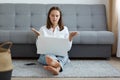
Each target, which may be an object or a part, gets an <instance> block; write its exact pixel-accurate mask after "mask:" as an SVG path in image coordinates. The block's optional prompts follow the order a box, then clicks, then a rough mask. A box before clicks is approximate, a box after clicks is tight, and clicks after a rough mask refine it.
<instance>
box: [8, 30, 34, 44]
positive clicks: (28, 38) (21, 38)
mask: <svg viewBox="0 0 120 80" xmlns="http://www.w3.org/2000/svg"><path fill="white" fill-rule="evenodd" d="M10 41H12V42H13V43H17V44H21V43H23V44H26V43H27V44H28V43H29V44H31V43H32V44H33V43H35V42H36V36H35V34H34V33H33V32H32V31H24V30H16V31H10Z"/></svg>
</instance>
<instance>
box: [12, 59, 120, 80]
mask: <svg viewBox="0 0 120 80" xmlns="http://www.w3.org/2000/svg"><path fill="white" fill-rule="evenodd" d="M108 61H109V63H110V64H112V65H113V66H114V67H116V68H117V69H119V70H120V58H115V57H114V58H111V59H110V60H108ZM12 80H120V78H12Z"/></svg>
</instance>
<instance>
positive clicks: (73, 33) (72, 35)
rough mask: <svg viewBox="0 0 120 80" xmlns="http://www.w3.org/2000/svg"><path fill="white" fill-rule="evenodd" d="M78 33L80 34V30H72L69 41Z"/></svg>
mask: <svg viewBox="0 0 120 80" xmlns="http://www.w3.org/2000/svg"><path fill="white" fill-rule="evenodd" d="M77 34H78V32H70V34H69V41H71V40H72V39H73V37H74V36H76V35H77Z"/></svg>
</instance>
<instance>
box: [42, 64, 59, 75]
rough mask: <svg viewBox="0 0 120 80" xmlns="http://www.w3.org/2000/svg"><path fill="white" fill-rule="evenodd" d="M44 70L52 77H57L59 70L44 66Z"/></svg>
mask: <svg viewBox="0 0 120 80" xmlns="http://www.w3.org/2000/svg"><path fill="white" fill-rule="evenodd" d="M44 69H45V70H48V71H50V72H51V73H52V74H53V75H58V74H59V70H60V68H55V67H52V66H44Z"/></svg>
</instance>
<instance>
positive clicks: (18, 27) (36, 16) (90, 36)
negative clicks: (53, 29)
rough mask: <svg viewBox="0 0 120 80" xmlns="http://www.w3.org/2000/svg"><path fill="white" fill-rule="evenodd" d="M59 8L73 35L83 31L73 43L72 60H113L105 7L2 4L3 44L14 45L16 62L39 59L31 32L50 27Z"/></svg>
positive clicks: (13, 50) (0, 19) (0, 40)
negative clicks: (50, 14) (51, 17)
mask: <svg viewBox="0 0 120 80" xmlns="http://www.w3.org/2000/svg"><path fill="white" fill-rule="evenodd" d="M52 6H58V7H60V9H61V10H62V13H63V21H64V25H65V26H67V27H68V29H69V31H79V33H80V34H79V35H77V36H76V37H75V38H74V39H73V46H72V49H71V50H70V51H69V56H70V58H107V59H108V58H110V57H111V46H112V44H113V42H114V34H113V33H112V32H110V31H108V29H107V28H108V26H107V20H106V7H105V5H103V4H91V5H87V4H25V3H24V4H22V3H21V4H15V3H1V4H0V42H4V41H12V42H13V47H12V48H11V52H12V57H13V58H37V57H38V56H39V55H37V54H36V46H35V42H36V36H35V34H33V32H32V31H31V28H32V27H34V28H36V29H37V30H39V28H40V27H41V26H43V25H45V24H46V16H47V12H48V10H49V8H50V7H52Z"/></svg>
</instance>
